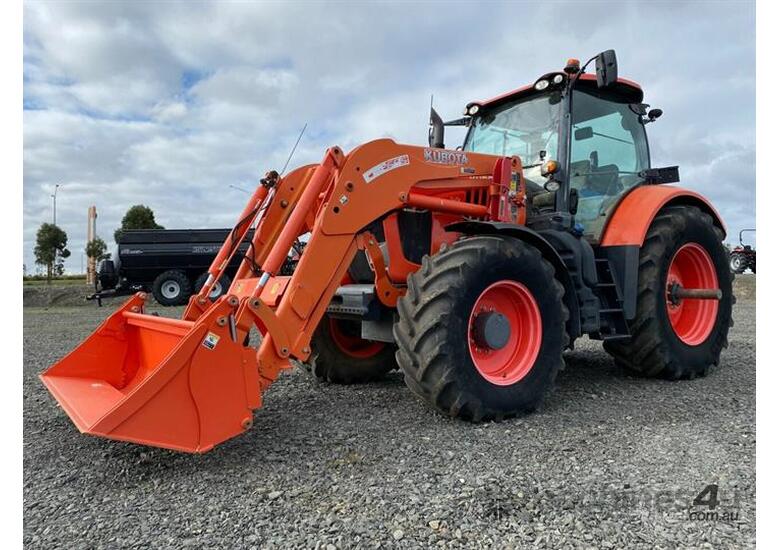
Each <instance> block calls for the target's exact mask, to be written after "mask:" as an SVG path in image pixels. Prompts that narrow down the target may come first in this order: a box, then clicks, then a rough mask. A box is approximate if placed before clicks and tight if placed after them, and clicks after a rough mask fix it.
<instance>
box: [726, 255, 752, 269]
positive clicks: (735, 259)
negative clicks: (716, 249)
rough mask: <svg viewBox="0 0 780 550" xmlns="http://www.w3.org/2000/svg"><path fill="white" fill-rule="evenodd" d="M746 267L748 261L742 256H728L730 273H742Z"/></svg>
mask: <svg viewBox="0 0 780 550" xmlns="http://www.w3.org/2000/svg"><path fill="white" fill-rule="evenodd" d="M747 267H748V260H747V258H746V257H745V255H744V254H740V253H739V252H732V253H731V254H730V255H729V268H730V269H731V271H732V273H744V272H745V270H746V269H747Z"/></svg>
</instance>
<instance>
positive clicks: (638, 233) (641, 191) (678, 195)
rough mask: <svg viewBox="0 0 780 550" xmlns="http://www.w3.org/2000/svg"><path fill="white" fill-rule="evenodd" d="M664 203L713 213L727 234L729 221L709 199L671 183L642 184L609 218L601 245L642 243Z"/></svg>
mask: <svg viewBox="0 0 780 550" xmlns="http://www.w3.org/2000/svg"><path fill="white" fill-rule="evenodd" d="M665 206H695V207H698V208H700V209H701V210H703V211H704V212H706V213H707V214H709V215H710V216H712V220H713V221H714V222H715V225H716V226H717V227H719V228H720V229H721V230H722V231H723V234H724V235H725V234H726V224H725V223H723V219H722V218H721V217H720V215H719V214H718V212H717V210H715V207H714V206H713V205H712V203H710V201H708V200H707V199H706V198H704V197H703V196H701V195H700V194H698V193H696V192H695V191H689V190H688V189H682V188H680V187H672V186H669V185H641V186H639V187H636V188H634V189H633V190H632V191H630V192H629V193H628V194H627V195H626V196H625V197H624V198H623V200H621V201H620V202H619V203H618V205H617V207H616V208H615V210H614V211H613V212H612V215H611V216H610V218H609V220H608V221H607V224H606V228H605V229H604V232H603V233H602V237H601V243H600V245H601V246H627V245H629V246H631V245H633V246H642V244H644V242H645V235H647V230H648V229H649V228H650V224H651V223H652V222H653V220H654V219H655V216H656V214H658V212H659V211H660V210H661V209H662V208H664V207H665Z"/></svg>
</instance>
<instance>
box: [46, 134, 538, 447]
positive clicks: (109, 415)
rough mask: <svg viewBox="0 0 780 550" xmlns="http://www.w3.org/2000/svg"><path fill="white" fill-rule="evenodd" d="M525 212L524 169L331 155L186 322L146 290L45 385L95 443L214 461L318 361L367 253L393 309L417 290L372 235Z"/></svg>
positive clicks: (365, 152) (263, 214)
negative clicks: (269, 400) (441, 220)
mask: <svg viewBox="0 0 780 550" xmlns="http://www.w3.org/2000/svg"><path fill="white" fill-rule="evenodd" d="M510 190H511V192H510ZM523 201H524V188H523V180H522V172H521V167H520V161H519V159H517V158H513V159H509V158H503V157H495V156H489V155H482V154H476V153H468V155H466V154H464V153H462V152H458V151H445V150H442V149H427V148H422V147H413V146H408V145H399V144H396V143H394V142H393V141H391V140H387V139H385V140H378V141H373V142H370V143H367V144H365V145H362V146H360V147H358V148H356V149H355V150H353V151H352V152H351V153H349V154H348V155H346V156H345V155H344V154H343V153H342V152H341V150H340V149H339V148H337V147H334V148H331V149H329V150H328V152H327V153H326V155H325V157H324V159H323V160H322V162H321V163H320V164H317V165H310V166H304V167H302V168H299V169H298V170H295V171H293V172H291V173H290V174H289V175H287V176H286V177H280V176H278V175H277V174H276V173H275V172H269V173H268V174H267V175H266V177H265V178H263V180H261V182H260V185H259V186H258V188H257V189H256V191H255V192H254V193H253V195H252V197H251V198H250V200H249V201H248V203H247V205H246V206H245V208H244V210H243V211H242V212H241V214H240V216H239V219H238V221H237V223H236V225H235V227H234V229H233V230H232V231H231V232H230V234H229V235H228V237H227V239H226V240H225V243H224V244H223V246H222V247H221V249H220V251H219V253H218V254H217V256H216V257H215V259H214V262H213V263H212V265H211V267H210V268H209V280H208V282H207V283H206V284H205V285H204V287H203V289H201V291H200V292H199V293H198V294H197V295H195V296H193V297H192V298H191V300H190V303H189V305H188V307H187V308H186V310H185V312H184V315H183V319H181V320H176V319H170V318H166V317H158V316H155V315H149V314H146V313H145V312H144V302H145V300H146V295H145V294H144V293H138V294H136V295H135V296H133V297H132V298H130V299H129V300H128V301H127V302H126V303H125V304H124V305H123V306H122V307H121V308H119V309H118V310H117V311H116V312H114V313H113V314H112V315H111V316H110V317H109V318H108V319H107V320H106V321H105V322H104V323H103V324H102V325H101V326H99V327H98V328H97V329H96V330H95V332H93V333H92V335H90V336H89V337H88V338H87V339H86V340H85V341H84V342H82V343H81V344H80V345H79V346H77V347H76V348H75V349H74V350H73V351H72V352H71V353H70V354H68V355H67V356H66V357H64V358H63V359H61V360H60V361H58V362H57V363H55V364H54V365H53V366H51V367H50V368H49V369H47V370H46V371H45V372H44V373H43V374H42V375H41V379H42V381H43V382H44V384H45V385H46V387H47V388H48V389H49V391H50V392H51V393H52V395H54V397H55V398H56V399H57V401H58V402H59V403H60V405H62V407H63V409H64V410H65V411H66V412H67V413H68V415H69V416H70V417H71V419H72V420H73V422H74V424H75V425H76V426H77V427H78V429H79V430H80V431H82V432H84V433H88V434H92V435H97V436H100V437H106V438H109V439H116V440H121V441H131V442H135V443H142V444H146V445H153V446H157V447H164V448H168V449H175V450H178V451H186V452H195V453H202V452H206V451H208V450H209V449H211V448H213V447H214V446H215V445H217V444H218V443H221V442H223V441H225V440H227V439H230V438H232V437H235V436H236V435H239V434H240V433H242V432H244V431H245V430H247V429H248V428H249V427H250V426H251V425H252V418H253V417H252V411H253V410H254V409H256V408H258V407H260V406H261V404H262V393H263V391H264V390H265V389H266V388H267V387H268V386H269V385H270V384H271V383H272V382H273V381H274V380H275V379H276V377H277V376H278V374H279V372H280V371H281V370H282V369H285V368H288V367H290V359H293V358H295V359H299V360H305V359H307V358H308V357H309V355H310V354H311V345H310V341H311V337H312V333H313V332H314V330H315V328H316V327H317V325H318V324H319V322H320V320H321V319H322V317H323V315H324V313H325V310H326V308H327V307H328V304H329V303H330V301H331V299H332V297H333V295H334V293H335V292H336V290H337V288H338V287H339V285H340V284H342V282H343V280H344V278H345V274H346V272H347V269H348V267H349V266H350V263H351V262H352V260H353V259H354V257H355V254H356V253H357V252H358V251H359V250H364V251H365V253H366V254H367V256H368V257H369V259H370V260H371V264H372V265H373V267H374V273H375V279H376V280H375V288H376V289H377V291H378V292H380V293H381V301H382V303H384V304H385V305H386V306H394V305H395V301H396V300H397V299H398V298H399V296H400V295H401V294H402V292H403V290H404V289H403V288H400V287H398V286H395V285H394V284H392V282H391V281H390V280H389V278H388V272H389V270H387V269H385V262H384V258H383V255H382V251H381V250H380V249H379V246H378V244H377V241H376V238H375V237H374V236H373V235H372V234H371V233H370V231H368V230H367V227H368V226H369V225H371V224H372V222H374V221H377V220H380V219H382V218H384V217H386V216H388V215H390V214H392V213H394V212H395V211H397V210H400V209H404V208H417V209H423V210H427V211H430V212H433V213H439V214H441V215H443V216H445V217H447V218H448V219H450V218H458V217H459V218H461V219H462V218H472V219H473V218H476V219H491V220H496V221H506V222H512V221H513V222H515V223H522V222H523V221H524V219H525V210H524V202H523ZM253 225H254V226H255V233H254V236H253V238H252V241H251V246H250V247H249V249H248V251H247V252H246V253H243V252H241V253H242V254H245V256H244V260H243V261H242V264H241V266H240V268H239V270H238V272H237V276H236V277H235V278H234V280H233V283H232V284H231V287H230V289H229V291H228V294H226V295H225V296H222V297H220V298H218V299H217V300H216V301H214V302H213V303H211V301H210V300H209V298H208V294H209V290H210V288H209V287H210V286H211V284H212V283H213V281H216V280H219V279H220V277H222V275H223V274H224V272H225V269H226V266H227V265H228V264H229V263H230V260H231V258H232V257H233V256H234V255H235V254H238V253H240V252H239V245H240V243H241V242H242V241H243V240H244V239H245V238H246V235H247V234H248V232H249V229H250V228H251V227H252V226H253ZM309 232H310V233H311V237H310V239H309V241H308V244H307V245H306V248H305V250H304V252H303V254H302V256H301V258H300V260H299V263H298V265H297V267H296V269H295V270H294V273H293V275H292V276H291V277H290V276H280V275H279V271H280V268H281V266H282V264H283V263H284V261H285V260H286V258H287V255H288V253H289V251H290V248H291V246H292V244H293V242H295V240H296V239H298V238H299V237H300V236H301V235H302V234H304V233H309ZM390 261H391V262H392V261H393V260H392V256H391V258H390ZM405 267H407V268H408V266H405ZM253 326H256V327H257V328H258V329H259V331H260V332H261V334H262V336H263V338H262V343H261V344H260V347H259V349H258V350H257V351H255V350H254V349H253V348H251V347H249V346H247V345H245V342H246V337H247V335H248V333H249V331H250V330H251V329H252V327H253Z"/></svg>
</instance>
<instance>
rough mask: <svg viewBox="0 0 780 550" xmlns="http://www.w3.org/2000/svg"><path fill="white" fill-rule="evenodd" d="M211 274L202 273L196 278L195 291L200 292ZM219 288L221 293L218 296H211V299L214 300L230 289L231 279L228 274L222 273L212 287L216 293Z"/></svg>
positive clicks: (212, 290)
mask: <svg viewBox="0 0 780 550" xmlns="http://www.w3.org/2000/svg"><path fill="white" fill-rule="evenodd" d="M208 277H209V274H208V272H206V273H202V274H201V275H200V276H199V277H198V278H197V279H195V287H194V288H193V292H194V293H195V294H197V293H198V292H200V289H201V288H203V285H204V284H206V279H208ZM217 288H219V294H218V295H216V296H209V299H210V300H211V301H212V302H214V301H216V299H217V298H219V297H220V296H224V295H225V294H226V293H227V291H228V289H229V288H230V279H229V278H228V277H227V276H226V275H222V277H220V278H219V281H217V282H216V283H215V285H214V286H213V287H211V292H212V293H214V291H215V290H216V289H217Z"/></svg>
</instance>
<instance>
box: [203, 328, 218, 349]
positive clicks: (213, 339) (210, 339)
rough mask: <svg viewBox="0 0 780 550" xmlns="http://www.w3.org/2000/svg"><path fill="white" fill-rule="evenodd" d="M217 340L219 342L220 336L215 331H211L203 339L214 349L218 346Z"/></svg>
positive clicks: (205, 344) (206, 344)
mask: <svg viewBox="0 0 780 550" xmlns="http://www.w3.org/2000/svg"><path fill="white" fill-rule="evenodd" d="M217 342H219V336H217V335H216V334H214V333H213V332H209V333H208V334H207V335H206V338H204V339H203V345H204V346H206V347H207V348H209V349H214V348H215V347H217Z"/></svg>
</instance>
